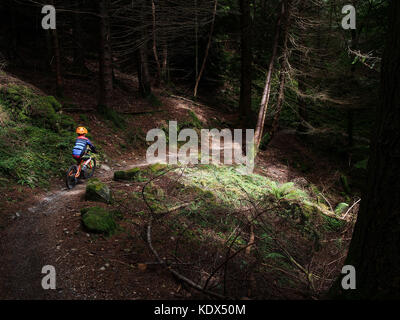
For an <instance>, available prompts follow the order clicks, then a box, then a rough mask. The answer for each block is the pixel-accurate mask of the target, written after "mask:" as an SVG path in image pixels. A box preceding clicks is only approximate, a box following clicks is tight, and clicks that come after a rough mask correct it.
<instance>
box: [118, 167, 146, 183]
mask: <svg viewBox="0 0 400 320" xmlns="http://www.w3.org/2000/svg"><path fill="white" fill-rule="evenodd" d="M139 173H140V168H138V167H136V168H132V169H130V170H126V171H115V172H114V180H130V181H134V180H135V178H137V177H138V175H139Z"/></svg>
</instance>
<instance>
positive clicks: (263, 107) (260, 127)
mask: <svg viewBox="0 0 400 320" xmlns="http://www.w3.org/2000/svg"><path fill="white" fill-rule="evenodd" d="M284 14H285V4H284V1H281V11H280V13H279V15H278V19H277V22H276V27H275V39H274V44H273V48H272V55H271V60H270V63H269V67H268V73H267V79H266V81H265V87H264V92H263V95H262V99H261V104H260V110H259V113H258V119H257V125H256V130H255V134H254V144H255V150H256V151H257V150H258V148H259V146H260V142H261V139H262V134H263V131H264V122H265V116H266V114H267V108H268V102H269V96H270V92H271V80H272V73H273V70H274V63H275V57H276V52H277V50H278V42H279V33H280V27H281V20H282V17H283V15H284Z"/></svg>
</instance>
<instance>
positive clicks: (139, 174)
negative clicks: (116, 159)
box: [114, 163, 167, 181]
mask: <svg viewBox="0 0 400 320" xmlns="http://www.w3.org/2000/svg"><path fill="white" fill-rule="evenodd" d="M165 168H167V165H166V164H162V163H155V164H152V165H149V166H145V167H135V168H132V169H129V170H126V171H115V172H114V180H116V181H118V180H129V181H143V179H144V180H146V178H148V177H150V176H153V175H156V174H158V173H159V172H161V171H162V170H164V169H165Z"/></svg>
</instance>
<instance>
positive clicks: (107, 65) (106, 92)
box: [98, 0, 113, 112]
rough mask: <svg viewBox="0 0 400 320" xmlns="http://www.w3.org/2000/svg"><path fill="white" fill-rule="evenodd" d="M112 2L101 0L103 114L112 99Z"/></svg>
mask: <svg viewBox="0 0 400 320" xmlns="http://www.w3.org/2000/svg"><path fill="white" fill-rule="evenodd" d="M109 6H110V1H109V0H101V1H100V3H99V9H100V59H99V72H100V76H99V81H100V92H99V101H98V110H99V111H100V112H103V111H104V110H105V108H107V107H109V104H110V102H111V99H112V90H113V83H112V65H111V64H112V61H111V57H112V56H111V41H110V40H111V39H110V37H111V35H110V19H109V16H108V11H109Z"/></svg>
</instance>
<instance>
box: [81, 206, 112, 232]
mask: <svg viewBox="0 0 400 320" xmlns="http://www.w3.org/2000/svg"><path fill="white" fill-rule="evenodd" d="M81 213H82V223H83V225H84V226H85V228H86V229H88V230H89V231H91V232H94V233H103V234H106V235H111V234H113V233H114V231H115V230H116V228H117V224H116V222H115V220H114V216H113V214H112V213H111V212H108V211H107V210H105V209H103V208H100V207H91V208H84V209H82V210H81Z"/></svg>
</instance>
